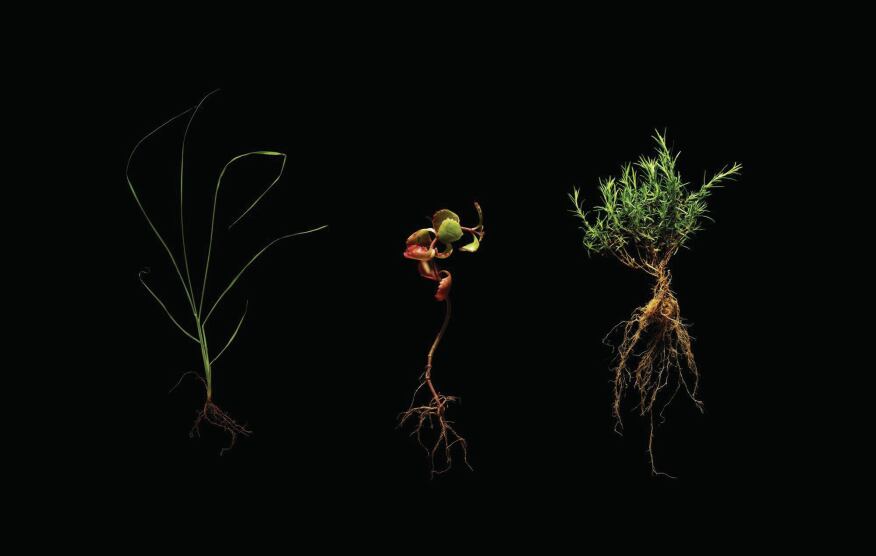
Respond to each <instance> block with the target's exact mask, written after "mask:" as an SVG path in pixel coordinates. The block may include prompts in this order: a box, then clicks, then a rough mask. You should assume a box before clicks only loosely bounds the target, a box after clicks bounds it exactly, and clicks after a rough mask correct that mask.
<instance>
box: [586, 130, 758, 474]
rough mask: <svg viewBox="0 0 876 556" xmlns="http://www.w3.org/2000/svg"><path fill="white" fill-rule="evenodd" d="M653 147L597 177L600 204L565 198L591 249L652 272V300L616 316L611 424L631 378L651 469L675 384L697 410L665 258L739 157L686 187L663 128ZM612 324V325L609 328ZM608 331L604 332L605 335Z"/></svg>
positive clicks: (693, 226)
mask: <svg viewBox="0 0 876 556" xmlns="http://www.w3.org/2000/svg"><path fill="white" fill-rule="evenodd" d="M654 140H655V141H656V142H657V149H656V155H655V156H653V157H648V156H642V157H640V158H639V160H638V162H636V163H635V164H632V163H627V164H624V165H623V166H622V167H621V174H620V177H616V178H615V177H611V178H608V179H605V180H600V182H599V192H600V195H601V199H602V204H601V205H598V206H596V207H594V208H593V209H592V210H591V211H590V212H586V211H585V210H584V207H583V199H582V198H581V197H580V193H579V191H578V190H577V189H575V190H574V191H573V193H572V194H571V195H570V198H571V200H572V202H573V204H574V205H575V209H574V211H573V212H574V213H575V214H576V215H577V217H578V218H579V219H580V220H581V222H582V224H583V228H582V229H583V231H584V246H585V247H586V248H587V251H588V253H604V254H610V255H612V256H614V257H615V258H617V259H618V260H619V261H620V262H621V263H623V264H624V265H626V266H627V267H629V268H632V269H634V270H637V271H640V272H645V273H647V274H648V275H650V276H652V277H653V279H654V288H653V292H652V296H651V299H650V301H648V303H646V304H645V305H643V306H641V307H639V308H638V309H636V310H635V311H633V314H632V316H631V318H630V319H629V320H627V321H624V322H622V323H620V324H619V325H618V326H616V327H615V328H614V329H612V330H615V329H617V328H618V327H620V329H621V330H622V332H623V336H622V338H621V342H620V345H619V346H618V349H617V359H616V363H615V366H614V369H613V371H614V402H613V404H612V413H613V415H614V417H615V419H616V426H615V430H617V431H618V432H620V430H621V427H622V420H621V400H622V398H623V396H624V393H625V390H626V388H627V386H628V385H632V386H633V387H634V388H635V390H636V391H637V392H638V398H639V399H638V405H637V409H638V411H639V413H640V415H642V416H645V417H647V418H648V422H649V427H650V429H649V430H650V432H649V435H648V457H649V460H650V463H651V471H652V473H653V474H655V475H666V473H661V472H658V471H657V467H656V465H655V463H654V451H653V447H654V418H655V413H657V416H658V417H659V418H661V420H662V417H663V411H664V410H665V409H666V407H667V406H668V405H669V404H670V403H671V402H672V400H673V399H674V398H675V396H676V394H677V393H678V392H679V391H680V390H684V392H686V393H687V395H688V397H689V398H690V399H691V400H693V402H694V404H695V405H696V406H697V408H699V409H700V410H701V411H702V402H701V401H700V400H699V398H698V397H697V390H698V387H699V379H700V374H699V370H698V369H697V365H696V361H695V360H694V355H693V351H692V349H691V337H690V334H689V333H688V331H687V328H688V327H687V324H685V322H684V321H683V320H682V318H681V313H680V311H679V306H678V300H677V299H676V297H675V294H674V293H673V291H672V289H671V288H670V279H671V275H670V272H669V261H670V260H671V259H672V257H673V255H675V254H676V253H677V252H678V250H679V249H680V248H681V247H683V246H684V245H685V243H686V242H687V240H688V239H690V237H691V236H692V235H693V234H694V233H695V232H697V231H699V230H701V229H702V222H703V219H706V218H708V216H707V215H706V214H707V210H706V199H707V198H708V197H709V195H711V193H712V190H713V189H714V188H716V187H718V185H719V184H720V183H722V182H724V181H727V180H731V179H733V178H735V177H736V176H738V175H739V174H740V172H741V170H742V165H740V164H733V165H732V166H730V167H725V168H724V169H722V170H721V171H720V172H718V173H716V174H715V175H713V176H712V178H711V179H709V180H708V181H705V182H704V183H703V184H702V185H701V186H700V187H699V188H698V189H696V190H694V191H690V190H689V189H688V184H687V183H686V182H685V181H684V180H682V178H681V174H679V172H678V171H677V170H676V162H677V161H678V154H673V153H672V152H671V151H670V149H669V147H668V146H667V144H666V135H665V134H660V133H659V132H658V133H656V134H655V136H654ZM610 334H611V332H609V335H610ZM607 338H608V336H606V339H607Z"/></svg>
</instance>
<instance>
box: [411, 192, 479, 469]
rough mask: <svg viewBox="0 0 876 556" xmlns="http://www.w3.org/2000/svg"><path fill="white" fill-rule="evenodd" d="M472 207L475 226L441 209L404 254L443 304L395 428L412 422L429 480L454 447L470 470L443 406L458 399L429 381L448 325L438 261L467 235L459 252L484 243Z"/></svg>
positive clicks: (447, 281) (446, 284) (444, 279)
mask: <svg viewBox="0 0 876 556" xmlns="http://www.w3.org/2000/svg"><path fill="white" fill-rule="evenodd" d="M474 205H475V209H476V210H477V213H478V225H477V226H475V227H473V228H467V227H465V226H462V225H461V224H460V220H459V216H457V215H456V214H455V213H454V212H451V211H449V210H447V209H441V210H439V211H438V212H436V213H435V214H434V215H433V216H432V227H431V228H423V229H421V230H417V231H416V232H414V233H413V234H411V236H410V237H408V239H407V247H406V249H405V252H404V256H405V257H406V258H408V259H413V260H415V261H417V263H418V264H417V269H418V270H419V272H420V276H422V277H423V278H427V279H429V280H434V281H436V282H438V289H437V291H436V293H435V299H436V300H437V301H443V302H444V322H443V323H442V324H441V329H440V330H439V331H438V335H437V336H435V340H434V341H433V342H432V347H431V348H429V352H428V353H427V354H426V369H425V371H424V372H423V374H422V375H420V385H419V386H418V387H417V389H416V390H415V391H414V395H413V396H412V397H411V405H410V407H409V408H408V410H407V411H405V412H403V413H402V414H401V416H400V417H399V426H402V425H404V424H405V422H407V421H408V419H414V420H415V421H416V427H415V428H414V431H413V432H412V433H411V435H412V436H414V435H415V436H416V437H417V440H418V441H419V443H420V445H421V446H422V447H423V449H425V450H426V453H427V454H429V461H430V465H431V474H432V476H434V475H437V474H441V473H444V472H445V471H447V470H449V469H450V467H451V465H452V463H453V458H452V448H453V447H454V446H455V445H459V446H460V448H461V449H462V457H463V460H464V461H465V464H466V465H467V466H468V467H469V468H471V465H469V463H468V448H467V444H466V441H465V438H463V437H462V436H460V435H459V434H458V433H457V432H456V430H455V429H454V428H453V421H451V420H449V419H447V405H448V404H449V403H450V402H453V401H456V400H457V399H458V398H456V397H454V396H445V395H443V394H441V393H440V392H439V391H438V389H437V388H436V386H435V383H434V382H433V380H432V358H433V357H434V356H435V350H437V349H438V344H439V343H440V342H441V338H442V337H444V333H445V332H446V331H447V326H448V325H449V324H450V287H451V285H452V283H453V277H452V276H451V274H450V272H448V271H447V270H445V269H442V268H440V267H439V266H438V261H440V260H444V259H447V258H448V257H450V255H451V254H452V253H453V244H454V243H456V242H457V241H459V240H461V239H462V238H463V236H464V235H465V233H469V234H471V239H472V240H471V242H470V243H467V244H465V245H463V246H462V247H460V249H459V250H460V251H463V252H466V253H474V252H475V251H477V250H478V248H479V247H480V242H481V240H483V239H484V215H483V212H482V211H481V206H480V205H479V204H478V203H475V204H474ZM424 387H425V388H426V392H427V396H428V397H427V400H426V401H424V402H418V395H419V394H420V392H421V391H423V388H424ZM418 404H419V405H418ZM433 419H434V420H435V421H437V429H436V430H437V436H436V439H435V442H434V443H433V444H432V446H431V447H428V446H427V445H426V444H425V442H424V441H423V436H422V431H423V426H424V425H428V427H429V428H433V427H434V424H433ZM436 458H438V459H439V460H440V459H443V463H439V465H437V466H436Z"/></svg>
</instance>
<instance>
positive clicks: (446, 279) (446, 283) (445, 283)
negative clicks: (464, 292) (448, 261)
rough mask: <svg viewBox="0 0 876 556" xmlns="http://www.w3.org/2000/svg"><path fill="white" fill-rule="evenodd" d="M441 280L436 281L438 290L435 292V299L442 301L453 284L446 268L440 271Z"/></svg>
mask: <svg viewBox="0 0 876 556" xmlns="http://www.w3.org/2000/svg"><path fill="white" fill-rule="evenodd" d="M441 275H442V276H443V278H441V281H440V282H438V291H437V292H435V299H437V300H438V301H444V300H446V299H447V296H448V295H449V294H450V286H451V285H452V284H453V277H452V276H450V273H449V272H447V271H446V270H442V271H441Z"/></svg>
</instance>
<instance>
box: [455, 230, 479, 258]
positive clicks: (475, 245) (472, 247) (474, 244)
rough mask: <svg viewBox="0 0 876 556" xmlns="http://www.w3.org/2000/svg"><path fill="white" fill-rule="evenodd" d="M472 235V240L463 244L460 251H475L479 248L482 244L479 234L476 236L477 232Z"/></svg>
mask: <svg viewBox="0 0 876 556" xmlns="http://www.w3.org/2000/svg"><path fill="white" fill-rule="evenodd" d="M471 237H472V242H471V243H467V244H465V245H463V246H462V247H460V251H465V252H466V253H474V252H475V251H477V250H478V247H480V246H481V242H480V240H478V236H476V235H475V234H472V236H471Z"/></svg>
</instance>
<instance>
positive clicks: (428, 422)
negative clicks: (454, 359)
mask: <svg viewBox="0 0 876 556" xmlns="http://www.w3.org/2000/svg"><path fill="white" fill-rule="evenodd" d="M444 303H445V313H444V323H443V324H442V325H441V330H440V331H439V332H438V335H437V336H436V337H435V341H434V342H433V343H432V348H431V349H430V350H429V353H428V355H427V356H426V369H425V371H424V372H423V374H422V375H421V376H420V385H419V386H418V387H417V389H416V390H415V391H414V395H413V396H412V397H411V405H410V407H409V408H408V409H407V411H404V412H403V413H402V414H401V415H400V416H399V426H400V427H401V426H403V425H404V424H405V423H406V422H408V421H409V420H412V421H414V422H416V427H415V428H414V430H413V432H412V433H411V436H416V437H417V441H418V442H419V443H420V446H422V447H423V449H424V450H425V451H426V453H427V454H428V455H429V462H430V474H431V476H432V477H434V476H435V475H440V474H442V473H445V472H447V471H449V470H450V468H451V467H452V465H453V448H454V446H459V447H460V448H461V452H462V459H463V461H464V462H465V465H466V466H467V467H468V468H469V469H472V467H471V465H470V464H469V462H468V444H467V443H466V440H465V438H463V437H462V436H460V435H459V433H457V432H456V429H454V428H453V424H454V423H453V421H451V420H449V419H448V418H447V407H448V405H449V404H450V403H451V402H455V401H457V400H458V398H456V397H454V396H445V395H443V394H441V393H439V392H438V390H437V388H436V387H435V383H434V382H433V380H432V358H433V357H434V355H435V350H436V349H437V348H438V344H439V343H440V342H441V338H442V337H443V336H444V332H445V331H446V330H447V325H448V324H449V323H450V299H449V298H447V299H445V300H444ZM424 387H425V389H426V391H428V393H429V399H428V401H427V402H425V403H424V404H422V405H416V404H417V396H418V395H419V393H420V392H421V391H423V390H424ZM424 428H428V429H430V430H434V431H436V435H437V436H436V437H435V440H434V441H433V442H431V445H427V443H426V441H425V440H424V431H423V429H424Z"/></svg>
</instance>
